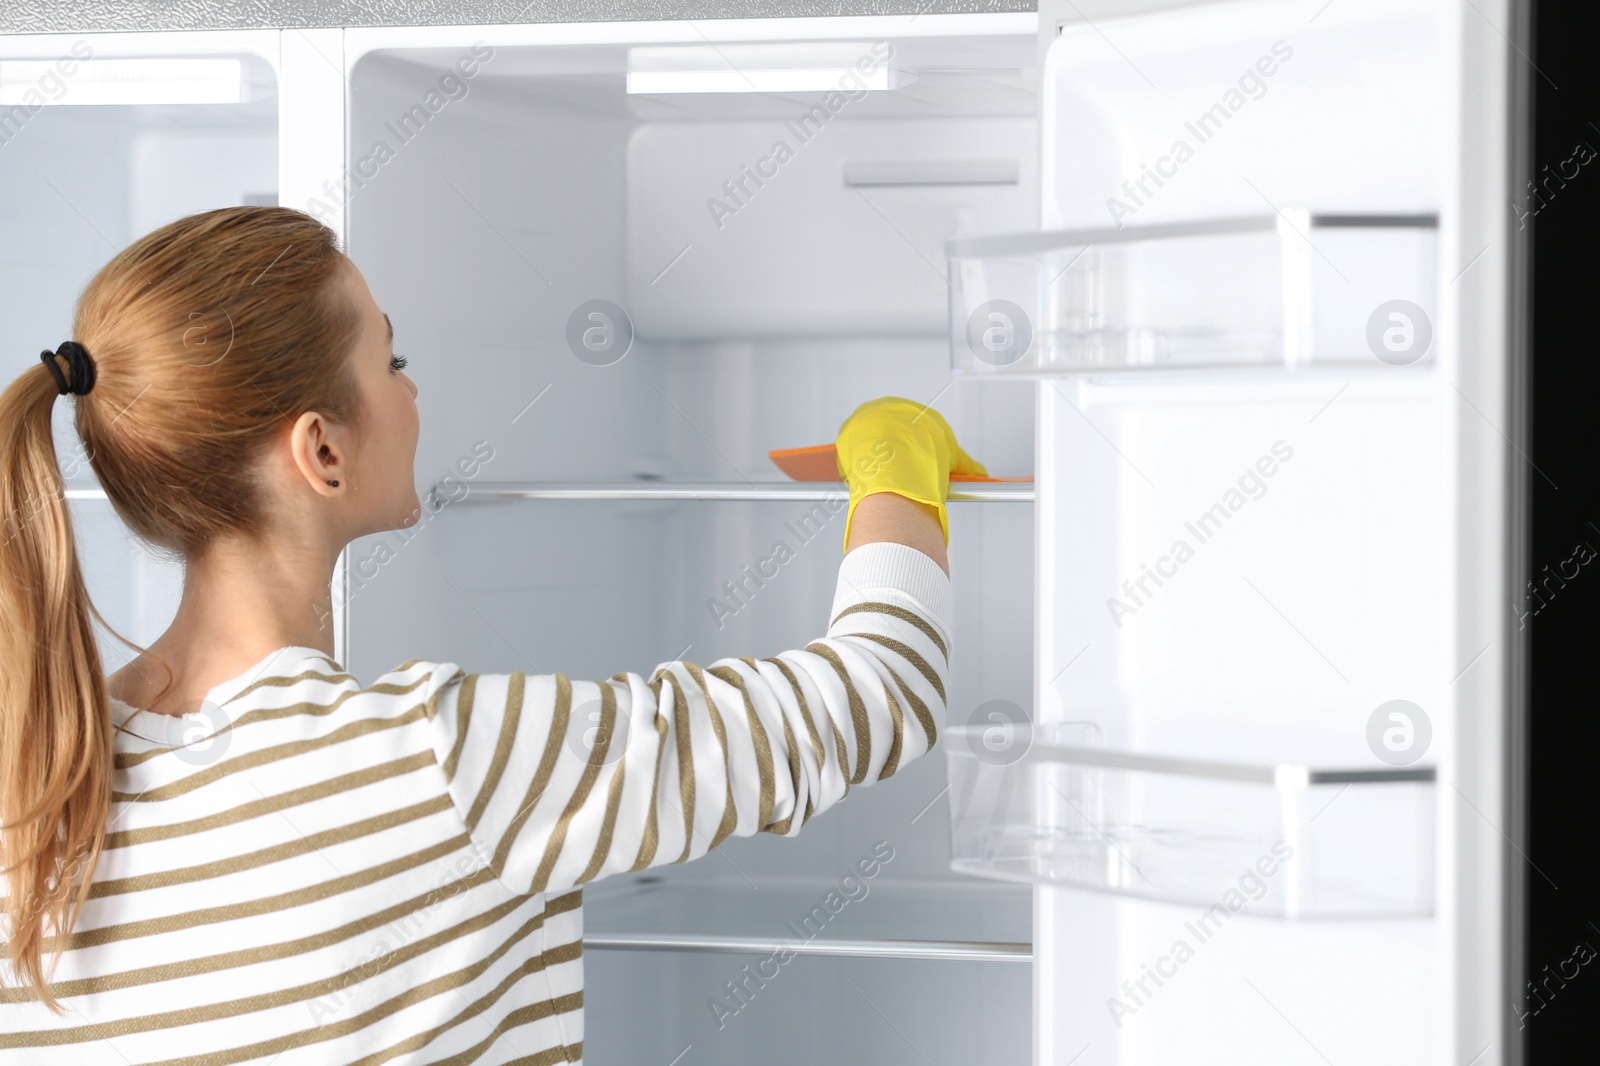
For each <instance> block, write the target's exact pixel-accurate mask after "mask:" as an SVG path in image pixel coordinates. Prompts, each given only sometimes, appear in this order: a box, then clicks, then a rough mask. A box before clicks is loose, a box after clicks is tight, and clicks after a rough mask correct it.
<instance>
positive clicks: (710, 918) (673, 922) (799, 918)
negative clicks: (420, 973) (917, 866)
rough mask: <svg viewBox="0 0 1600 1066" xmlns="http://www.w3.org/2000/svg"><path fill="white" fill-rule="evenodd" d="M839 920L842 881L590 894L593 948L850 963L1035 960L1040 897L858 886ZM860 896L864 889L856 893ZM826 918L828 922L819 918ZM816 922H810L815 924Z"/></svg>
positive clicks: (642, 885) (639, 882)
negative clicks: (786, 954) (783, 951)
mask: <svg viewBox="0 0 1600 1066" xmlns="http://www.w3.org/2000/svg"><path fill="white" fill-rule="evenodd" d="M856 883H857V884H858V885H861V886H864V887H865V890H866V892H865V895H861V896H860V897H859V898H858V899H855V900H850V901H847V902H844V903H842V904H839V903H837V900H838V899H843V895H842V894H840V895H838V896H837V897H836V906H838V907H839V908H840V909H839V910H838V913H837V914H832V913H830V912H829V910H828V909H827V908H826V907H825V906H824V903H823V901H824V899H826V898H827V897H828V895H829V894H830V893H836V894H839V893H841V889H840V886H839V884H838V882H837V881H829V880H827V879H824V878H816V879H814V881H813V880H811V879H798V878H786V879H781V880H779V879H770V878H769V879H759V878H758V879H757V880H756V881H755V882H753V883H747V882H746V881H744V880H740V881H738V882H736V883H733V884H720V885H716V886H710V885H705V884H697V883H693V882H688V881H686V880H684V879H681V878H675V879H674V878H660V877H654V876H644V877H638V878H632V879H628V880H625V881H615V882H603V883H602V884H601V885H600V886H599V887H596V888H593V889H590V890H588V891H587V892H585V893H584V937H583V942H584V949H585V950H586V951H592V950H605V951H692V952H720V953H731V954H760V955H770V954H772V952H773V950H774V948H777V947H780V946H782V947H785V948H787V949H788V950H790V951H792V952H794V953H795V954H797V955H827V956H836V957H851V958H897V959H941V960H952V961H968V962H1029V961H1031V960H1032V958H1033V943H1032V940H1033V931H1032V913H1033V912H1032V903H1031V897H1032V893H1031V892H1029V891H1027V890H1026V889H1019V888H1017V887H1015V886H999V885H985V884H962V883H959V882H926V881H924V882H920V883H912V882H885V881H870V880H868V881H860V880H858V881H857V882H856ZM855 891H856V892H859V891H860V889H859V888H858V889H856V890H855ZM819 916H820V917H819ZM808 918H809V919H810V924H807V919H808Z"/></svg>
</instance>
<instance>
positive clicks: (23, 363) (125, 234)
mask: <svg viewBox="0 0 1600 1066" xmlns="http://www.w3.org/2000/svg"><path fill="white" fill-rule="evenodd" d="M61 51H65V49H62V50H61ZM41 54H46V55H48V56H49V57H50V58H52V59H53V58H54V57H55V56H56V55H58V54H61V52H55V51H52V52H48V53H41ZM212 58H222V59H237V60H238V61H239V63H240V65H241V82H242V86H243V88H242V91H241V93H240V95H241V97H242V99H241V101H240V102H238V103H227V104H223V103H212V104H193V103H181V104H180V103H167V104H157V103H148V104H117V103H104V104H82V103H79V102H78V101H77V100H76V99H75V98H74V94H75V92H76V91H77V87H76V86H75V85H74V83H73V82H72V81H71V79H68V80H67V81H66V82H65V84H64V85H63V84H62V83H61V82H59V81H57V82H52V83H50V84H48V85H46V86H44V88H43V92H44V94H45V95H46V97H47V98H49V99H51V100H52V101H53V102H54V104H55V105H56V106H47V107H42V108H38V109H36V110H34V111H32V112H31V113H28V112H26V111H25V110H24V109H21V108H17V109H8V110H7V111H6V117H5V125H4V127H3V130H0V132H3V133H4V134H5V136H4V140H3V141H0V233H4V234H5V241H4V245H3V248H0V270H3V278H4V284H3V285H0V341H3V344H0V348H3V350H4V351H5V352H6V353H7V354H6V359H7V367H8V371H7V373H8V378H9V377H14V376H15V375H17V374H19V373H21V372H22V371H23V370H24V369H26V368H27V367H28V366H30V365H33V364H35V363H36V362H37V360H38V358H39V357H38V352H39V351H40V350H41V349H44V348H50V349H54V348H55V347H56V346H57V345H58V344H59V343H60V342H61V341H63V340H67V339H69V338H70V337H71V335H72V312H73V305H74V304H75V302H76V301H77V298H78V294H79V293H80V292H82V291H83V287H84V286H85V285H86V284H87V283H88V282H89V279H90V278H91V277H93V276H94V273H95V272H96V271H97V270H99V269H100V267H101V266H103V265H104V264H105V262H106V261H107V260H108V259H110V258H111V257H112V256H113V255H114V254H116V252H118V251H120V250H121V249H122V248H123V247H125V246H126V245H127V244H129V243H130V242H131V241H133V240H134V239H136V238H138V237H140V236H143V235H144V234H145V233H148V232H149V231H151V230H153V229H155V228H156V227H158V226H160V225H163V224H165V223H167V222H170V221H172V220H173V219H176V218H180V217H182V216H184V215H188V214H193V213H194V212H196V211H205V210H210V209H212V208H217V207H231V206H237V205H239V204H249V203H256V204H261V203H266V204H271V203H276V202H277V192H278V106H277V103H278V102H277V86H276V76H275V74H274V71H273V68H272V66H271V65H270V64H269V63H268V62H267V61H266V60H265V59H264V58H262V57H261V56H259V55H252V54H247V53H238V52H234V51H232V50H229V49H218V50H217V51H216V52H215V53H214V54H213V56H212ZM19 119H20V121H19ZM53 428H54V433H55V440H56V451H57V456H58V458H59V460H60V462H61V467H62V472H63V474H64V476H65V479H66V483H67V491H68V493H69V496H68V499H69V507H70V511H71V518H72V522H73V526H74V530H75V532H76V535H77V545H78V553H79V554H78V558H79V562H80V563H81V564H82V566H83V569H84V577H85V581H86V582H87V584H88V589H89V594H90V596H91V597H92V598H93V600H94V604H95V607H96V608H97V609H98V610H99V612H100V613H101V615H102V616H103V617H104V618H105V620H106V621H107V622H108V623H109V624H110V625H111V626H112V628H113V629H115V630H116V631H117V632H118V633H120V634H121V635H122V636H124V637H126V638H127V639H128V640H131V641H133V642H135V643H137V644H141V645H148V644H149V643H150V642H151V641H153V640H154V639H155V638H156V637H158V636H160V634H161V632H162V631H163V630H164V629H166V627H167V624H168V623H169V622H170V621H171V619H172V615H173V612H174V611H175V610H176V609H177V605H178V599H179V596H180V594H181V592H182V586H183V572H182V566H181V564H180V563H178V562H177V561H175V560H172V559H168V558H165V556H164V554H163V553H160V552H157V551H155V550H153V549H150V548H149V547H148V546H146V545H144V544H142V543H141V542H139V541H137V540H136V538H134V537H132V536H131V535H130V534H129V533H128V531H127V529H126V527H125V526H124V525H123V524H122V521H121V520H120V519H119V518H118V517H117V516H116V514H115V513H114V512H113V511H112V510H111V505H110V504H109V503H107V502H106V500H105V496H104V494H103V492H101V490H99V488H98V487H97V482H96V479H95V476H94V472H93V471H92V470H91V469H90V467H89V462H88V457H87V455H86V453H85V452H84V450H83V445H82V444H81V443H80V442H79V440H78V436H77V433H76V431H75V430H74V429H73V426H72V406H71V405H70V404H68V403H66V402H58V403H57V405H56V410H55V414H54V422H53ZM96 636H97V640H98V643H99V648H100V654H101V658H102V661H103V664H104V667H105V670H106V672H107V673H110V672H111V671H114V670H116V669H117V668H118V667H120V666H122V665H123V664H124V663H126V662H127V661H128V660H129V659H131V658H132V657H133V655H134V652H132V651H131V650H130V649H128V648H127V646H126V645H124V644H123V643H121V642H120V641H119V640H117V639H116V638H115V637H113V636H111V635H110V634H108V633H106V632H105V631H104V629H102V628H101V627H98V626H97V627H96Z"/></svg>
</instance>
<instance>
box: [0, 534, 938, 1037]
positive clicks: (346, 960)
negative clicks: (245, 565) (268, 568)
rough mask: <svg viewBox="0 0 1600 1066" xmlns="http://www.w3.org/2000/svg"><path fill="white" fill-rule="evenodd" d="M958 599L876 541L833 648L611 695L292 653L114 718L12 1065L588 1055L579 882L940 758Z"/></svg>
mask: <svg viewBox="0 0 1600 1066" xmlns="http://www.w3.org/2000/svg"><path fill="white" fill-rule="evenodd" d="M950 599H951V594H950V579H949V578H948V577H947V576H946V575H945V573H944V571H942V570H941V569H940V568H939V567H938V565H937V564H935V563H934V562H933V560H931V559H930V558H929V557H928V556H926V555H924V554H923V553H921V552H919V551H916V550H915V549H913V548H910V547H907V546H905V545H901V544H893V543H875V544H868V545H865V546H863V547H860V548H857V549H856V550H854V551H852V552H850V553H849V554H848V555H846V556H845V557H844V560H843V562H842V563H841V565H840V567H839V577H838V584H837V587H836V591H835V594H834V600H833V606H832V612H831V615H830V618H831V621H830V624H829V626H828V630H827V633H826V635H825V636H824V637H822V638H820V639H818V640H814V641H812V642H811V643H809V644H807V645H806V646H805V647H804V649H800V650H794V651H785V652H781V653H779V654H777V655H774V656H772V657H771V658H766V659H754V658H749V657H740V658H725V659H719V660H717V661H716V662H713V663H711V664H709V665H706V666H700V665H697V664H695V663H692V662H685V661H675V662H667V663H662V664H661V665H659V666H657V667H656V668H655V670H654V672H653V673H652V674H651V675H650V677H649V678H648V679H646V678H645V677H643V676H641V675H639V674H636V673H618V674H614V675H612V676H611V677H610V678H609V679H607V680H605V681H598V682H597V681H576V680H571V679H569V678H567V677H566V676H564V675H562V674H559V673H557V674H525V673H522V672H520V671H519V672H514V673H510V674H467V673H464V672H463V671H462V670H461V669H460V668H459V667H458V666H456V665H455V664H454V663H448V662H445V663H441V662H434V661H430V660H421V659H419V660H412V661H410V662H406V663H403V664H401V665H399V666H397V667H395V668H394V669H392V670H390V671H389V672H387V673H385V674H384V675H383V676H382V677H380V678H378V680H377V681H376V682H375V683H373V684H371V685H366V686H363V685H362V684H361V683H360V682H359V681H357V680H356V678H354V677H352V676H351V675H350V674H348V673H346V672H345V671H344V670H343V668H342V667H341V666H340V665H339V664H338V663H337V662H335V661H333V660H332V659H330V658H329V657H327V656H326V655H325V654H323V653H322V652H320V651H318V650H316V649H314V648H308V647H288V648H281V649H279V650H278V651H276V652H274V653H273V654H272V655H270V656H268V657H267V658H266V659H265V660H263V661H262V662H260V663H258V664H256V665H255V666H254V667H252V668H251V670H249V671H246V673H244V674H241V675H240V676H239V677H237V678H234V679H232V680H230V681H226V682H223V683H222V684H220V685H218V686H216V687H215V688H213V689H212V690H211V691H210V693H209V694H208V703H207V704H206V705H205V708H204V711H203V713H202V714H201V715H200V716H199V717H193V718H178V717H171V716H164V715H154V714H151V713H149V712H144V711H137V710H135V709H134V708H131V707H129V706H128V705H126V704H122V703H114V704H113V716H114V718H115V719H116V721H117V723H118V725H119V726H120V729H119V730H118V732H117V742H116V772H115V778H114V784H113V789H114V793H113V798H112V799H113V802H112V808H111V814H110V829H109V835H108V838H107V841H106V850H105V851H104V853H103V855H102V858H101V861H100V866H99V868H98V869H97V871H96V873H95V879H94V884H93V886H92V889H91V893H92V894H91V899H90V900H89V902H88V903H87V905H86V907H85V909H84V911H83V914H82V916H81V918H80V919H79V922H78V924H77V926H76V928H75V929H74V930H73V931H72V933H71V935H70V939H69V940H68V943H67V944H66V945H65V947H66V950H65V951H64V952H63V953H62V954H61V956H60V961H59V964H58V966H57V969H56V971H55V975H54V977H55V989H56V993H57V995H58V996H59V997H60V998H61V1000H62V1002H63V1003H64V1004H65V1005H66V1006H67V1008H68V1009H69V1013H68V1014H67V1015H66V1016H65V1017H64V1018H57V1017H56V1016H55V1015H53V1014H51V1013H50V1012H48V1011H47V1010H46V1009H45V1008H44V1007H43V1006H42V1005H41V1004H39V1003H38V1002H37V1001H36V1000H34V999H33V998H32V997H31V995H29V994H28V993H27V992H26V991H25V990H22V989H19V988H18V987H17V983H16V981H15V979H14V977H13V975H11V974H10V973H9V972H6V973H0V977H3V978H4V987H0V1063H9V1062H13V1061H16V1062H26V1063H43V1064H53V1063H62V1064H66V1063H71V1064H73V1066H86V1064H96V1063H108V1064H110V1063H115V1064H117V1066H123V1064H126V1063H164V1064H176V1063H184V1064H194V1066H200V1064H202V1063H203V1064H207V1066H213V1064H218V1063H234V1062H254V1063H262V1064H265V1063H268V1062H271V1063H273V1064H274V1066H299V1064H304V1063H317V1064H327V1063H381V1062H436V1063H469V1062H473V1063H508V1062H517V1063H555V1062H580V1061H581V1060H582V1055H583V892H582V889H581V887H580V886H582V885H585V884H587V883H588V882H590V881H594V880H596V879H598V878H601V877H605V876H608V875H610V874H614V873H619V872H621V871H624V870H639V869H642V868H644V867H647V866H656V865H662V864H665V863H675V862H684V861H686V860H689V859H694V858H698V857H700V856H701V855H704V854H705V853H706V852H707V851H709V850H710V849H711V848H714V847H716V846H717V845H718V844H720V843H722V842H723V841H724V840H727V839H728V838H729V837H730V836H749V835H753V834H754V833H756V832H758V831H760V832H769V833H776V834H779V835H782V836H792V835H794V834H795V833H797V832H799V830H800V827H801V826H802V825H803V824H805V822H806V821H807V819H809V818H811V817H813V816H815V815H816V814H818V813H819V812H821V811H823V810H826V809H827V808H828V807H831V806H832V805H833V804H834V803H835V802H837V801H838V800H840V799H842V798H843V797H844V795H845V794H846V793H847V792H848V791H849V790H850V788H851V786H852V785H869V784H871V783H873V782H874V781H878V780H880V779H882V778H885V777H888V776H890V775H892V774H893V773H894V772H895V771H896V770H897V769H898V768H899V767H901V766H904V765H905V764H906V763H907V762H909V761H910V760H912V759H914V758H916V757H918V756H920V755H923V754H925V753H926V752H927V751H928V750H929V748H930V747H931V746H932V745H933V743H934V741H935V738H936V735H937V731H938V730H939V728H940V727H941V726H942V724H943V719H944V711H945V691H946V679H947V677H948V670H949V639H950ZM18 1049H27V1050H25V1051H19V1050H18Z"/></svg>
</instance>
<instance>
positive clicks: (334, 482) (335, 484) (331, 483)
mask: <svg viewBox="0 0 1600 1066" xmlns="http://www.w3.org/2000/svg"><path fill="white" fill-rule="evenodd" d="M328 484H330V485H332V486H333V487H334V488H338V487H339V483H338V482H337V481H330V482H328Z"/></svg>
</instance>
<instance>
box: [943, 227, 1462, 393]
mask: <svg viewBox="0 0 1600 1066" xmlns="http://www.w3.org/2000/svg"><path fill="white" fill-rule="evenodd" d="M1437 237H1438V219H1437V217H1436V216H1434V215H1331V214H1312V213H1310V212H1308V211H1304V210H1296V211H1282V212H1276V213H1272V212H1269V213H1265V214H1262V215H1258V216H1241V217H1237V218H1216V219H1208V220H1203V221H1196V222H1176V223H1166V224H1153V225H1144V226H1132V225H1130V226H1125V227H1123V228H1121V229H1111V228H1107V229H1099V230H1089V229H1085V230H1061V231H1055V232H1045V233H1017V234H1003V235H995V236H987V237H968V238H956V239H952V240H950V241H948V242H946V245H945V253H946V255H947V256H948V258H949V263H950V267H949V272H948V276H949V283H950V355H951V369H952V371H953V372H954V373H955V374H956V375H957V376H961V377H978V378H1039V377H1050V376H1054V375H1057V374H1066V373H1074V372H1083V371H1108V370H1130V369H1143V370H1148V369H1160V368H1163V367H1171V368H1189V369H1197V368H1210V367H1243V366H1278V367H1284V368H1295V367H1301V366H1311V365H1319V366H1327V365H1335V366H1362V367H1369V368H1373V369H1383V368H1384V367H1385V365H1412V364H1417V365H1426V364H1429V363H1432V362H1433V360H1434V350H1435V345H1434V343H1433V340H1434V337H1433V332H1434V330H1433V323H1434V322H1435V321H1436V320H1437V314H1436V311H1435V308H1436V298H1435V294H1436V291H1437V286H1438V282H1437V277H1436V275H1437V270H1436V260H1437Z"/></svg>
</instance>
